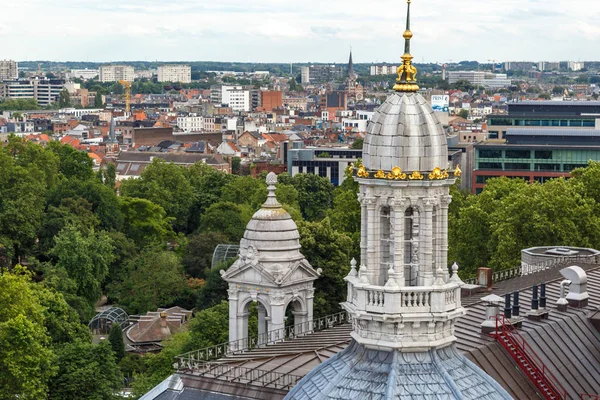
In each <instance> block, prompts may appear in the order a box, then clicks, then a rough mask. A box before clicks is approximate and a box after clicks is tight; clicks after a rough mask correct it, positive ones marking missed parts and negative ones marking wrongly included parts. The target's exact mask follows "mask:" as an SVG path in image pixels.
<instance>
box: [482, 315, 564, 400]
mask: <svg viewBox="0 0 600 400" xmlns="http://www.w3.org/2000/svg"><path fill="white" fill-rule="evenodd" d="M493 318H495V320H496V332H495V333H494V334H493V336H494V337H495V338H496V341H497V342H498V343H499V344H500V345H501V346H502V347H503V348H504V349H505V350H506V351H507V352H508V354H509V355H510V356H511V357H512V359H513V360H514V361H515V362H516V363H517V365H518V366H519V368H520V369H521V371H523V373H524V374H525V376H527V377H528V378H529V380H530V381H531V382H532V383H533V384H534V385H535V387H536V388H537V389H538V391H539V393H540V395H541V396H542V397H543V398H544V399H547V400H557V399H560V400H567V399H568V395H567V391H566V389H565V388H564V387H563V386H562V385H561V384H560V382H559V381H558V379H556V376H554V374H553V373H552V372H551V371H550V370H549V369H548V367H547V366H546V364H545V363H544V362H543V361H542V360H541V359H540V357H539V356H538V355H537V354H536V352H535V350H533V348H532V347H531V346H530V345H529V344H528V343H527V342H526V341H525V338H523V336H521V334H520V333H519V331H517V329H516V328H515V327H514V326H513V325H512V324H511V322H510V321H509V319H508V318H506V317H505V316H504V315H500V316H496V317H493Z"/></svg>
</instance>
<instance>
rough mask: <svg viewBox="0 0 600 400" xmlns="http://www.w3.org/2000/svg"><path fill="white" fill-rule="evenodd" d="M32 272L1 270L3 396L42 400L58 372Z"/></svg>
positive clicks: (0, 390) (0, 394)
mask: <svg viewBox="0 0 600 400" xmlns="http://www.w3.org/2000/svg"><path fill="white" fill-rule="evenodd" d="M44 323H45V317H44V308H43V307H42V305H41V304H40V303H39V299H38V297H37V296H36V293H35V291H34V290H33V287H32V283H31V274H29V273H28V272H27V271H26V270H25V269H23V268H22V267H20V266H17V267H16V268H15V269H14V271H13V273H8V272H7V273H0V398H2V399H17V398H18V399H28V400H29V399H30V400H34V399H40V398H44V397H45V395H46V390H47V387H48V380H49V379H50V378H51V377H52V376H53V375H54V374H55V372H56V364H55V363H54V362H53V357H54V353H53V352H52V350H51V349H50V348H49V345H50V337H49V336H48V334H47V332H46V328H45V327H44Z"/></svg>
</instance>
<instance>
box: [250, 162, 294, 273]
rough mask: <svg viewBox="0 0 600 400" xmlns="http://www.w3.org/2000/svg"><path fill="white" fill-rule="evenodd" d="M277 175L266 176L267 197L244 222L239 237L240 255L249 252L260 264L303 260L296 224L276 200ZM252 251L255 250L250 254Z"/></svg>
mask: <svg viewBox="0 0 600 400" xmlns="http://www.w3.org/2000/svg"><path fill="white" fill-rule="evenodd" d="M276 183H277V175H275V174H274V173H270V174H269V175H268V176H267V185H268V190H269V194H268V196H267V201H266V202H265V203H264V204H263V205H262V207H261V209H260V210H258V211H257V212H256V213H255V214H254V216H253V217H252V219H251V220H250V222H249V223H248V225H247V226H246V232H245V233H244V237H243V238H242V240H241V241H240V256H242V257H244V256H246V255H247V254H248V253H250V257H253V256H255V258H256V259H257V260H258V261H259V262H261V263H262V264H263V265H265V264H268V263H284V264H285V265H287V264H288V263H289V262H295V261H299V260H303V259H304V256H303V255H302V254H301V253H300V248H301V246H300V233H299V232H298V226H297V225H296V223H295V222H294V220H293V219H292V217H291V216H290V214H289V213H288V212H287V211H285V209H284V208H283V207H282V206H281V204H279V202H278V201H277V198H276V197H275V185H276ZM252 253H255V254H252Z"/></svg>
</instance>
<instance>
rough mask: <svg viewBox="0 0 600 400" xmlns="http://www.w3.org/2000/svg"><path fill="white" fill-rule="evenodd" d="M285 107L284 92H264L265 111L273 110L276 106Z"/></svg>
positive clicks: (263, 105)
mask: <svg viewBox="0 0 600 400" xmlns="http://www.w3.org/2000/svg"><path fill="white" fill-rule="evenodd" d="M281 107H283V93H282V92H279V91H278V92H274V91H265V92H262V108H263V109H264V110H265V111H273V109H275V108H281Z"/></svg>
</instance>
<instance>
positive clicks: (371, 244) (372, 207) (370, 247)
mask: <svg viewBox="0 0 600 400" xmlns="http://www.w3.org/2000/svg"><path fill="white" fill-rule="evenodd" d="M364 201H365V204H366V206H367V237H368V243H367V265H366V266H367V278H368V279H369V283H371V284H372V283H373V277H374V274H375V270H376V269H378V268H379V262H378V260H377V246H379V240H377V234H378V232H377V217H378V216H377V213H376V209H377V199H376V198H375V197H367V198H365V200H364Z"/></svg>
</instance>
